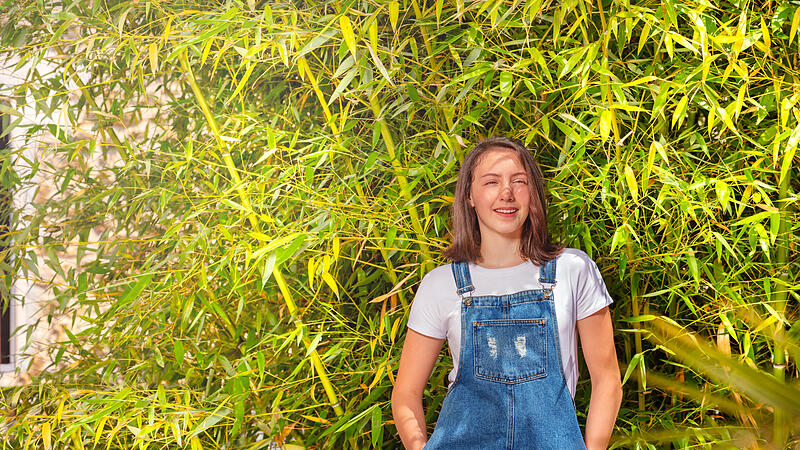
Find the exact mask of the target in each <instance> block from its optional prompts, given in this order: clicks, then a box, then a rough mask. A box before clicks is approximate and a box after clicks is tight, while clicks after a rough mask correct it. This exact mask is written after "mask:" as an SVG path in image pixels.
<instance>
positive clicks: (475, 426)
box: [425, 258, 586, 450]
mask: <svg viewBox="0 0 800 450" xmlns="http://www.w3.org/2000/svg"><path fill="white" fill-rule="evenodd" d="M452 269H453V275H454V276H455V279H456V285H457V289H458V295H459V296H461V356H460V358H459V366H458V375H457V377H456V380H455V382H453V384H452V385H451V386H450V388H449V390H448V392H447V396H446V397H445V399H444V403H442V410H441V412H440V413H439V420H438V422H437V423H436V428H435V429H434V431H433V435H431V438H430V440H429V441H428V443H427V445H426V446H425V448H426V449H448V450H449V449H509V450H511V449H559V450H563V449H585V448H586V446H585V444H584V442H583V437H582V436H581V431H580V428H579V427H578V419H577V417H576V415H575V405H574V403H573V400H572V396H571V395H570V393H569V389H567V383H566V381H565V379H564V370H563V368H562V366H561V350H560V347H559V344H558V326H557V324H556V312H555V306H554V303H553V290H552V287H553V286H554V285H555V283H556V281H555V275H556V259H555V258H554V259H551V260H550V261H548V262H547V263H545V265H544V266H543V267H542V268H541V275H540V277H539V282H540V283H541V284H542V286H543V287H544V286H548V287H545V288H544V289H536V290H528V291H521V292H516V293H513V294H508V295H493V296H483V297H472V291H473V290H475V288H474V287H473V286H472V278H471V277H470V274H469V266H468V264H467V263H466V262H457V263H453V264H452Z"/></svg>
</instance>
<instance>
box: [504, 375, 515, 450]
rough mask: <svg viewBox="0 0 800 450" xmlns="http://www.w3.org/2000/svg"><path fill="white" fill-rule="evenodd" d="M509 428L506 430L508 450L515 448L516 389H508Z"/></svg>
mask: <svg viewBox="0 0 800 450" xmlns="http://www.w3.org/2000/svg"><path fill="white" fill-rule="evenodd" d="M508 411H509V417H508V428H507V429H506V449H507V450H511V449H512V448H514V388H513V387H511V386H509V387H508Z"/></svg>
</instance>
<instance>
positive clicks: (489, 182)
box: [486, 181, 497, 186]
mask: <svg viewBox="0 0 800 450" xmlns="http://www.w3.org/2000/svg"><path fill="white" fill-rule="evenodd" d="M490 184H497V181H487V182H486V186H488V185H490Z"/></svg>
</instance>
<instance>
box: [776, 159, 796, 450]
mask: <svg viewBox="0 0 800 450" xmlns="http://www.w3.org/2000/svg"><path fill="white" fill-rule="evenodd" d="M791 174H792V168H791V167H790V168H789V171H788V172H787V173H786V175H785V176H784V177H783V179H782V180H780V185H779V186H778V197H779V199H778V202H776V203H777V206H778V211H779V214H780V222H779V226H778V238H777V248H776V253H777V254H776V255H775V256H776V257H775V265H774V266H773V267H774V268H775V269H777V270H778V276H777V283H775V290H774V291H773V292H774V294H773V295H774V296H773V299H774V300H773V304H774V307H775V310H776V311H777V312H778V315H779V316H780V317H781V318H782V317H784V315H785V314H786V301H787V299H788V294H789V292H788V290H787V286H788V283H789V264H788V257H789V245H790V239H789V226H788V223H787V217H788V215H789V212H790V211H789V208H790V206H791V203H790V199H789V180H791V179H792V175H791ZM785 332H786V330H785V328H784V325H783V322H782V321H778V322H777V323H776V324H775V334H774V345H773V351H772V367H773V375H774V376H775V378H776V379H777V380H778V381H781V382H784V381H786V363H787V362H788V361H786V346H785V344H784V339H785V338H784V334H785ZM786 419H787V416H786V412H785V411H783V410H781V409H778V408H775V420H774V422H773V434H772V439H773V445H775V447H776V448H784V447H785V446H786V440H787V439H788V433H787V428H788V427H787V426H786Z"/></svg>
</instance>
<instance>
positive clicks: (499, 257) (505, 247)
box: [478, 236, 525, 269]
mask: <svg viewBox="0 0 800 450" xmlns="http://www.w3.org/2000/svg"><path fill="white" fill-rule="evenodd" d="M519 250H520V241H519V239H518V238H511V239H506V238H503V237H501V236H493V239H491V238H490V239H485V240H483V241H482V242H481V259H480V260H479V261H478V265H479V266H481V267H484V268H486V269H502V268H505V267H514V266H517V265H519V264H522V263H523V262H525V259H524V258H523V257H522V255H521V254H520V251H519Z"/></svg>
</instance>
